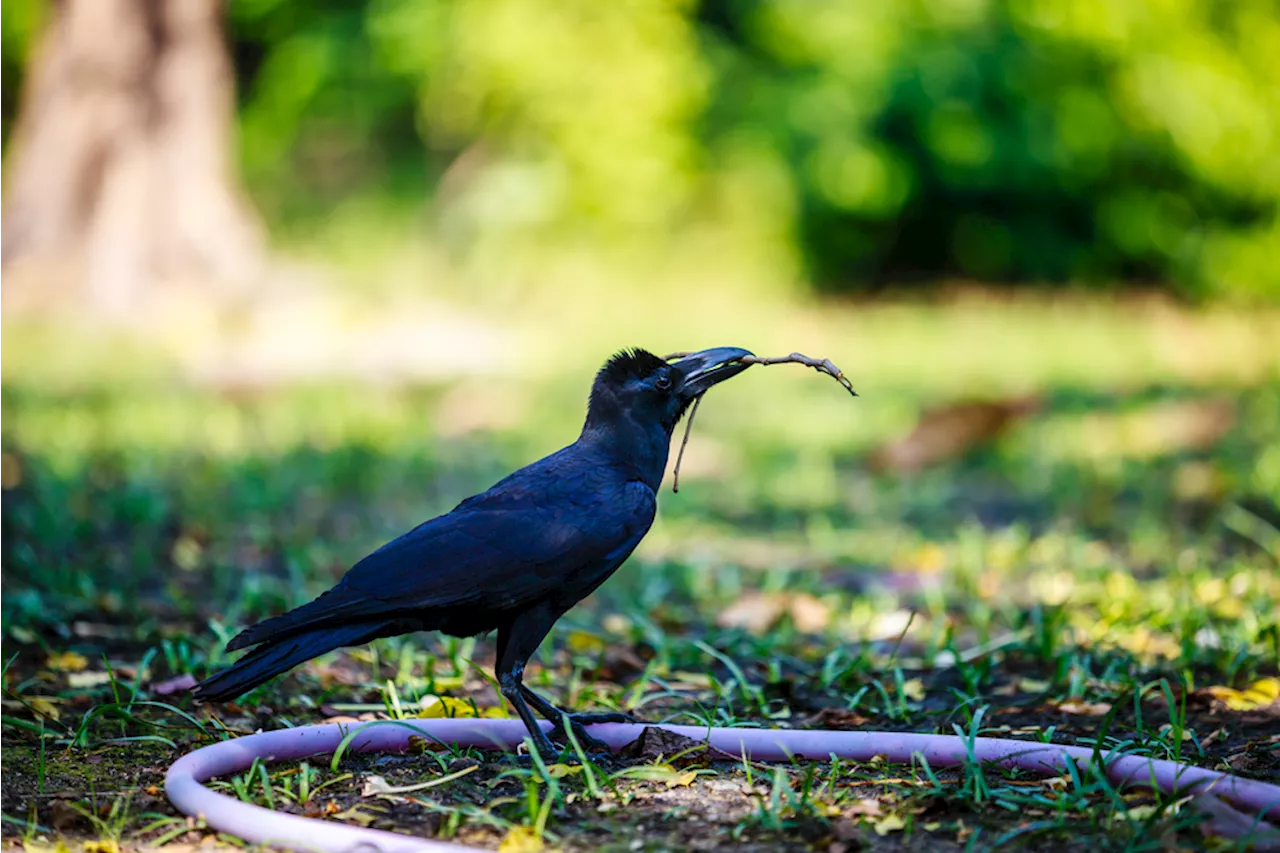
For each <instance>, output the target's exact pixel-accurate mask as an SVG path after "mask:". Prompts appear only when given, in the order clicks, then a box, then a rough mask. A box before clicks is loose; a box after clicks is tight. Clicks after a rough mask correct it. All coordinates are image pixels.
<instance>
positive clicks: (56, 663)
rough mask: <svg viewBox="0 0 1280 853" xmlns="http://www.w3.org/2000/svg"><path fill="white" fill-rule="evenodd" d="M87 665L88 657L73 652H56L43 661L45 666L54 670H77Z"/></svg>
mask: <svg viewBox="0 0 1280 853" xmlns="http://www.w3.org/2000/svg"><path fill="white" fill-rule="evenodd" d="M88 665H89V659H88V658H86V657H85V656H84V655H80V654H76V653H75V652H57V653H55V654H51V655H49V659H48V660H46V661H45V666H47V667H49V669H51V670H53V671H54V672H79V671H80V670H82V669H84V668H85V667H86V666H88Z"/></svg>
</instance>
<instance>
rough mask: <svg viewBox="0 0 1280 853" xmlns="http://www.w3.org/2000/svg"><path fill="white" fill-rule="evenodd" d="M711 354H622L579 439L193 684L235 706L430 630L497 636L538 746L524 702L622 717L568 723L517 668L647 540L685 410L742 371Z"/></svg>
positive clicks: (270, 623)
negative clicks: (362, 647)
mask: <svg viewBox="0 0 1280 853" xmlns="http://www.w3.org/2000/svg"><path fill="white" fill-rule="evenodd" d="M747 355H750V353H749V352H748V351H747V350H743V349H738V348H732V347H722V348H717V349H711V350H704V351H702V352H698V353H693V354H691V355H689V356H686V357H684V358H682V359H680V360H679V361H676V362H673V363H668V362H666V361H664V360H663V359H661V358H659V357H658V356H656V355H653V354H652V353H649V352H646V351H645V350H639V349H637V350H630V351H625V352H621V353H619V354H618V355H616V356H614V357H613V358H611V359H610V360H609V361H608V362H607V363H606V364H605V365H604V367H603V368H601V370H600V371H599V373H597V375H596V378H595V382H594V383H593V385H592V389H591V397H590V402H589V404H588V409H587V418H586V422H585V424H584V425H583V429H582V433H581V434H580V435H579V436H578V439H577V440H576V441H575V442H574V443H573V444H570V445H569V446H568V447H565V448H563V449H561V450H559V451H557V452H555V453H553V454H551V455H550V456H547V457H545V458H543V459H540V460H538V461H537V462H534V463H533V464H531V465H528V466H526V467H524V468H521V469H520V470H518V471H516V472H515V473H513V474H511V475H509V476H507V477H505V478H504V479H502V480H501V481H499V482H498V483H496V484H495V485H494V486H493V487H492V488H490V489H489V490H488V491H486V492H483V493H481V494H479V495H476V496H474V497H470V498H467V499H466V500H464V501H463V502H462V503H460V504H458V506H457V507H455V508H454V509H453V510H452V511H451V512H449V513H447V514H445V515H442V516H440V517H438V518H434V519H432V520H430V521H427V522H425V523H423V524H420V525H418V526H417V527H415V528H414V529H413V530H411V531H409V532H408V533H406V534H404V535H403V536H401V537H399V538H397V539H394V540H392V541H391V542H388V543H387V544H386V545H383V546H382V547H381V548H379V549H378V550H376V551H374V552H373V553H372V554H370V555H369V556H367V557H365V558H364V559H363V560H361V561H360V562H358V563H356V564H355V565H354V566H353V567H352V568H351V569H350V570H349V571H348V572H347V573H346V575H345V576H344V577H343V578H342V580H341V581H339V582H338V584H337V585H336V586H334V587H333V588H332V589H330V590H329V591H328V592H326V593H324V594H323V595H321V596H320V597H319V598H317V599H316V600H315V601H312V602H310V603H309V604H304V605H302V606H301V607H299V608H297V609H295V610H291V611H289V612H288V613H285V614H282V615H280V616H276V617H274V618H271V619H267V620H265V621H263V622H260V623H258V624H257V625H254V626H252V627H250V628H248V629H246V630H245V631H243V632H242V633H240V634H239V635H237V636H236V637H235V638H234V639H232V640H231V642H230V643H229V644H228V645H227V649H228V651H235V650H237V649H246V648H250V647H252V650H251V651H250V652H249V653H248V654H246V655H245V656H244V657H242V658H240V659H239V660H238V661H236V663H234V664H233V665H231V666H230V667H229V668H227V669H225V670H223V671H222V672H219V673H217V674H215V675H213V676H212V677H210V678H208V679H206V680H205V681H203V682H201V683H200V684H199V685H197V686H196V688H195V693H196V695H197V696H198V698H200V699H203V700H206V701H222V700H227V699H233V698H235V697H236V696H239V695H240V694H242V693H244V692H245V691H247V690H249V689H251V688H253V687H255V686H257V685H259V684H261V683H263V682H264V681H266V680H267V679H269V678H271V677H273V676H275V675H277V674H279V673H281V672H284V671H286V670H288V669H290V668H291V667H294V666H296V665H298V664H299V663H302V662H304V661H306V660H310V659H311V658H313V657H315V656H317V655H319V654H322V653H324V652H327V651H330V650H332V649H335V648H338V647H341V646H351V645H359V644H362V643H367V642H369V641H370V640H374V639H376V638H378V637H387V636H394V635H397V634H403V633H407V632H410V631H423V630H435V631H442V632H444V633H446V634H452V635H455V636H473V635H477V634H483V633H487V632H490V631H497V632H498V661H497V665H496V667H495V674H496V676H497V678H498V683H499V685H500V687H501V689H502V693H503V695H504V696H505V697H506V698H507V699H508V700H509V701H510V702H511V703H512V705H513V706H514V707H515V709H516V712H517V713H518V714H519V715H520V717H521V719H522V720H524V722H525V725H526V726H527V727H528V728H529V732H530V735H531V736H532V737H533V738H534V740H535V742H536V743H537V744H538V746H539V747H540V748H542V749H548V750H549V749H550V748H551V745H550V741H549V740H548V738H547V737H546V735H545V734H543V733H542V731H541V729H539V728H538V727H537V724H536V721H535V719H534V717H533V714H532V711H531V706H532V708H533V709H536V710H537V711H538V712H539V713H541V714H542V715H543V716H546V717H547V718H548V719H550V720H551V721H552V722H553V724H555V725H556V726H557V727H558V728H561V727H562V726H563V725H564V718H567V719H568V720H569V723H570V725H572V726H573V727H574V729H575V733H576V734H579V735H580V736H581V737H582V738H583V739H585V740H587V741H588V742H590V739H589V738H588V737H587V736H586V733H585V732H582V731H581V726H582V725H583V724H585V723H589V722H599V721H602V720H606V719H617V718H619V717H620V715H616V714H606V715H570V714H565V713H564V712H562V711H560V709H558V708H556V707H555V706H554V705H552V704H551V703H550V702H547V701H546V700H545V699H543V698H542V697H540V696H538V695H537V694H536V693H534V692H533V691H532V690H530V689H529V688H527V687H525V686H524V683H523V680H522V676H523V672H524V666H525V663H526V662H527V661H528V659H529V657H530V656H531V655H532V654H533V653H534V652H535V651H536V650H537V647H538V645H539V644H540V643H541V642H542V640H543V638H544V637H546V635H547V632H548V631H549V630H550V629H551V626H552V625H553V624H555V622H556V620H557V619H559V618H560V617H561V616H562V615H563V614H564V613H565V612H566V611H567V610H569V608H571V607H573V606H574V605H575V604H577V603H578V602H579V601H581V600H582V599H583V598H585V597H586V596H587V595H589V594H590V593H591V592H592V591H593V590H595V589H596V588H597V587H598V586H599V585H600V584H602V583H604V581H605V580H607V579H608V577H609V576H610V575H611V574H613V572H614V571H615V570H616V569H617V568H618V566H619V565H621V564H622V562H623V561H624V560H626V558H627V557H628V556H629V555H630V554H631V552H632V551H633V550H634V549H635V547H636V545H637V544H638V543H639V542H640V540H641V539H642V538H643V537H644V535H645V534H646V533H647V532H648V531H649V526H650V525H651V524H652V523H653V517H654V513H655V511H656V509H657V494H656V493H657V490H658V487H659V485H660V483H661V480H662V476H663V472H664V471H665V469H666V464H667V453H668V450H669V448H670V444H671V434H672V431H673V430H674V429H675V426H676V423H677V422H678V421H679V420H680V417H681V416H682V415H683V414H684V412H685V411H686V410H687V408H688V406H689V405H690V403H691V402H692V401H693V400H694V399H696V398H697V397H698V396H699V395H700V394H702V393H704V392H705V391H706V390H707V389H708V388H710V387H711V386H712V385H714V384H716V383H717V382H721V381H723V380H725V379H728V378H729V377H731V376H734V375H736V374H738V373H740V372H741V371H742V370H745V369H746V367H747V365H745V364H741V363H739V362H738V359H740V358H742V357H743V356H747Z"/></svg>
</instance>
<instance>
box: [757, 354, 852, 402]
mask: <svg viewBox="0 0 1280 853" xmlns="http://www.w3.org/2000/svg"><path fill="white" fill-rule="evenodd" d="M740 361H741V362H742V363H743V364H763V365H770V364H803V365H804V366H805V367H812V368H813V369H814V370H816V371H818V372H819V373H825V374H827V375H828V376H830V377H831V378H832V379H834V380H835V381H837V382H839V383H840V384H841V385H843V386H844V390H846V391H848V392H849V393H850V394H852V395H853V396H855V397H856V396H858V392H857V391H855V390H853V385H852V384H851V383H850V382H849V380H848V379H847V378H846V377H845V375H844V371H843V370H841V369H840V368H838V367H836V366H835V364H834V363H833V362H832V361H831V359H829V358H811V357H809V356H807V355H805V354H804V353H800V352H793V353H791V355H779V356H774V357H773V358H760V357H759V356H756V355H747V356H743V357H742V358H741V359H740Z"/></svg>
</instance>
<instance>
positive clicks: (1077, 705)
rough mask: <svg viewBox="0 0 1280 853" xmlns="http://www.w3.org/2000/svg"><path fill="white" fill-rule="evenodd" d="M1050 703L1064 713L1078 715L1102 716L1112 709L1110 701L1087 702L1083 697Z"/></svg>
mask: <svg viewBox="0 0 1280 853" xmlns="http://www.w3.org/2000/svg"><path fill="white" fill-rule="evenodd" d="M1049 704H1050V705H1052V706H1053V707H1055V708H1057V709H1058V710H1059V711H1061V712H1062V713H1064V714H1074V715H1076V716H1078V717H1101V716H1104V715H1106V713H1107V712H1108V711H1110V710H1111V703H1110V702H1086V701H1084V700H1083V699H1067V700H1065V701H1062V702H1056V703H1054V702H1050V703H1049Z"/></svg>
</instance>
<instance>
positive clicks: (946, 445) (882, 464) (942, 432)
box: [867, 397, 1039, 473]
mask: <svg viewBox="0 0 1280 853" xmlns="http://www.w3.org/2000/svg"><path fill="white" fill-rule="evenodd" d="M1038 406H1039V400H1038V399H1036V398H1034V397H1014V398H1011V399H1008V400H979V401H969V402H959V403H951V404H949V405H946V406H940V407H938V408H934V409H928V410H926V411H925V412H923V413H922V414H921V415H920V419H919V421H918V422H917V423H916V426H915V429H913V430H912V431H911V432H910V433H909V434H908V435H907V436H906V437H904V438H900V439H898V440H897V441H892V442H889V443H888V444H886V445H884V446H882V447H880V448H879V449H877V450H875V451H873V452H872V454H871V455H870V457H868V459H867V464H868V466H869V467H870V468H871V469H872V470H873V471H897V472H901V473H913V472H916V471H920V470H922V469H924V468H928V467H929V466H931V465H937V464H938V463H940V462H946V461H948V460H950V459H955V458H957V457H960V456H963V455H965V454H966V453H968V452H969V451H970V450H973V449H974V448H976V447H979V446H981V445H983V444H987V443H989V442H991V441H992V440H994V439H995V438H996V437H997V436H999V435H1000V434H1001V433H1003V432H1004V431H1005V430H1006V429H1008V427H1009V426H1010V425H1011V424H1012V423H1013V422H1014V421H1016V420H1018V419H1020V418H1023V417H1025V416H1026V415H1028V414H1030V413H1031V412H1033V411H1035V409H1036V408H1037V407H1038Z"/></svg>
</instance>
